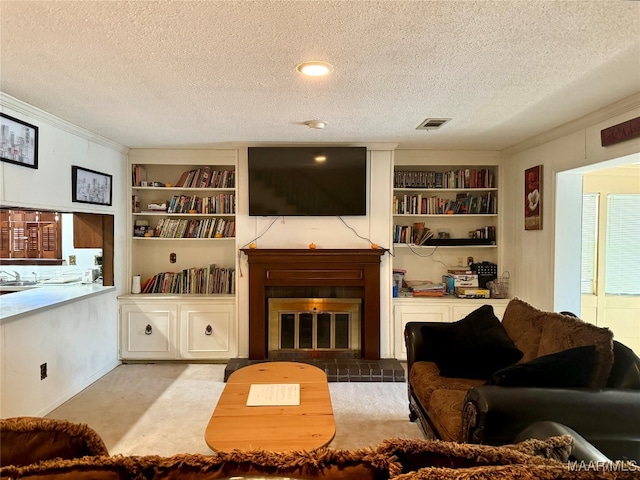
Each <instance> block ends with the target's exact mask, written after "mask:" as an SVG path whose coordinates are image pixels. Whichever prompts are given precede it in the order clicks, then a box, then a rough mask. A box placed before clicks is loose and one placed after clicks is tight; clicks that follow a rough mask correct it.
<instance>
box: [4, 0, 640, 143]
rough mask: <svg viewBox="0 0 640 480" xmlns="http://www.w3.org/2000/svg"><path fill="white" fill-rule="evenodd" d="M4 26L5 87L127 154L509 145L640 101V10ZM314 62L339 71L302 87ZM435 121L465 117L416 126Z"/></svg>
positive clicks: (148, 12)
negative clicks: (302, 146) (298, 145)
mask: <svg viewBox="0 0 640 480" xmlns="http://www.w3.org/2000/svg"><path fill="white" fill-rule="evenodd" d="M0 17H1V25H0V27H1V30H0V40H1V44H0V54H1V57H0V80H1V83H0V90H2V92H4V93H6V94H9V95H11V96H13V97H15V98H18V99H20V100H23V101H25V102H27V103H29V104H31V105H34V106H36V107H39V108H41V109H42V110H45V111H47V112H49V113H52V114H54V115H56V116H58V117H60V118H62V119H64V120H67V121H69V122H71V123H74V124H76V125H78V126H81V127H83V128H86V129H87V130H90V131H92V132H95V133H97V134H100V135H102V136H104V137H106V138H108V139H111V140H114V141H116V142H119V143H121V144H123V145H126V146H129V147H206V146H219V145H234V144H238V143H240V144H254V145H255V144H267V143H291V142H305V143H308V142H313V143H316V142H322V143H325V142H327V143H350V144H367V143H372V142H392V143H398V144H399V146H400V148H447V149H503V148H506V147H509V146H511V145H514V144H516V143H518V142H520V141H522V140H525V139H527V138H530V137H532V136H534V135H537V134H539V133H542V132H544V131H547V130H549V129H551V128H554V127H556V126H558V125H561V124H563V123H566V122H567V121H570V120H573V119H575V118H578V117H580V116H582V115H585V114H587V113H590V112H592V111H594V110H597V109H599V108H601V107H604V106H606V105H608V104H611V103H613V102H615V101H617V100H620V99H623V98H625V97H628V96H629V95H632V94H634V93H637V92H639V91H640V35H639V33H638V32H640V2H638V1H623V0H615V1H525V0H510V1H390V0H389V1H327V0H318V1H273V2H272V1H257V2H254V1H240V0H236V1H204V2H201V1H181V2H178V1H173V2H172V1H162V2H149V1H132V2H117V1H92V2H89V1H81V2H68V1H65V2H62V1H39V2H31V1H5V0H0ZM306 60H323V61H327V62H330V63H331V64H333V65H334V67H335V71H334V72H333V74H332V75H330V76H329V77H326V78H315V79H308V78H303V77H302V76H301V75H300V74H298V73H297V72H296V71H295V66H296V65H297V64H298V63H301V62H303V61H306ZM427 117H445V118H452V119H453V120H452V121H450V122H448V123H447V124H446V125H445V126H443V127H442V128H441V129H440V130H438V131H420V130H415V128H416V127H417V126H418V125H419V124H420V123H421V122H422V121H423V120H424V119H425V118H427ZM312 119H320V120H323V121H326V122H327V123H328V125H327V127H326V128H325V129H324V130H313V129H310V128H308V127H307V126H305V125H304V122H305V121H308V120H312Z"/></svg>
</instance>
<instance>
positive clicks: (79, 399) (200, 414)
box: [47, 364, 423, 455]
mask: <svg viewBox="0 0 640 480" xmlns="http://www.w3.org/2000/svg"><path fill="white" fill-rule="evenodd" d="M223 378H224V365H213V364H134V365H120V366H119V367H117V368H116V369H115V370H113V371H111V372H110V373H108V374H107V375H105V376H104V377H102V378H101V379H100V380H98V381H97V382H95V383H94V384H92V385H91V386H89V387H88V388H87V389H85V390H84V391H82V392H80V393H79V394H78V395H76V396H75V397H73V398H72V399H71V400H69V401H68V402H66V403H64V404H63V405H61V406H60V407H58V408H57V409H55V410H54V411H53V412H51V413H50V414H49V415H47V417H49V418H59V419H66V420H69V421H72V422H78V423H86V424H87V425H89V426H90V427H91V428H93V429H94V430H96V431H97V432H98V434H100V436H101V437H102V439H103V440H104V442H105V443H106V445H107V448H108V449H109V452H110V453H111V454H112V455H114V454H124V455H148V454H156V455H173V454H176V453H204V454H210V453H211V450H210V449H209V447H207V445H206V443H205V441H204V429H205V427H206V426H207V423H208V422H209V418H210V417H211V414H212V413H213V409H214V408H215V405H216V402H217V400H218V397H219V396H220V393H221V392H222V389H223V388H224V385H225V384H224V382H223ZM329 390H330V393H331V403H332V405H333V414H334V417H335V422H336V436H335V438H334V439H333V441H332V442H331V444H330V445H329V446H330V447H333V448H349V449H354V448H361V447H370V446H375V445H377V444H379V443H380V442H381V441H382V440H384V439H385V438H391V437H400V438H423V436H422V433H421V431H420V429H419V427H418V426H417V425H416V424H414V423H411V422H409V407H408V399H407V386H406V384H405V383H362V382H361V383H329Z"/></svg>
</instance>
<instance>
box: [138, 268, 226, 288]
mask: <svg viewBox="0 0 640 480" xmlns="http://www.w3.org/2000/svg"><path fill="white" fill-rule="evenodd" d="M141 290H142V293H174V294H220V293H222V294H235V270H234V269H233V268H222V267H216V265H215V264H210V265H208V266H206V267H191V268H186V269H183V270H182V271H179V272H160V273H156V274H155V275H153V276H151V277H150V278H148V279H146V280H145V281H144V282H143V283H142V289H141Z"/></svg>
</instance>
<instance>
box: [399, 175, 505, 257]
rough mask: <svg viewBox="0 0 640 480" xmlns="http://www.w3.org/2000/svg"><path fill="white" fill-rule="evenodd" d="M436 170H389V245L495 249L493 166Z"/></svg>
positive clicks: (495, 210)
mask: <svg viewBox="0 0 640 480" xmlns="http://www.w3.org/2000/svg"><path fill="white" fill-rule="evenodd" d="M439 168H440V169H439V170H435V169H433V167H430V166H412V167H411V169H408V168H406V169H405V168H404V167H402V166H397V167H396V169H395V170H394V176H393V203H392V214H393V218H394V225H393V241H394V244H397V245H402V244H410V245H416V246H430V247H435V246H446V247H469V246H495V244H496V222H495V218H496V217H497V216H498V189H497V187H496V167H478V166H469V167H464V168H451V167H450V166H449V167H447V166H443V167H439ZM461 219H464V221H461Z"/></svg>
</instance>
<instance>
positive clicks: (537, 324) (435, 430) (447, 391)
mask: <svg viewBox="0 0 640 480" xmlns="http://www.w3.org/2000/svg"><path fill="white" fill-rule="evenodd" d="M480 310H481V311H480V312H478V311H476V312H474V313H473V314H471V316H470V317H468V318H466V319H463V320H462V321H460V322H456V323H459V324H460V325H458V326H456V325H454V324H442V323H431V322H410V323H407V325H406V327H405V342H406V346H407V368H408V389H409V409H410V417H411V419H412V420H415V419H419V420H420V423H421V424H422V427H423V429H424V430H425V432H426V433H427V435H430V434H433V436H434V437H435V438H439V439H443V440H448V441H457V442H466V443H483V444H489V445H501V444H507V443H510V442H512V441H513V439H514V438H516V437H517V435H518V433H519V432H521V431H522V430H523V429H525V428H526V427H527V426H528V425H530V424H532V423H534V422H538V421H553V422H558V423H560V424H563V425H566V426H568V427H570V428H572V429H574V430H575V431H577V432H578V433H580V434H581V435H582V436H583V437H584V438H585V439H586V440H588V441H589V442H591V443H592V444H593V445H594V446H595V447H596V448H597V449H599V450H600V451H602V452H603V453H604V454H605V455H607V456H608V457H609V458H612V459H629V460H635V461H640V359H639V358H638V357H637V356H636V355H635V354H634V353H633V351H631V350H630V349H629V348H627V347H626V346H624V345H622V344H621V343H619V342H616V341H614V340H613V336H612V333H611V332H610V331H609V330H608V329H605V328H598V327H596V326H594V325H591V324H587V323H586V322H583V321H581V320H580V319H577V318H574V317H571V316H569V315H563V314H558V313H553V312H544V311H541V310H538V309H536V308H534V307H532V306H531V305H529V304H527V303H526V302H524V301H522V300H520V299H518V298H516V299H513V300H511V301H510V303H509V305H508V306H507V309H506V311H505V314H504V317H503V320H502V322H501V325H502V327H503V329H504V330H503V333H506V334H507V335H508V337H509V340H511V341H512V342H513V345H515V346H516V347H517V349H518V350H519V351H520V352H522V355H521V358H520V359H519V360H518V361H517V362H516V363H515V365H513V366H509V367H506V368H501V369H500V370H499V372H506V373H504V374H503V376H502V377H501V378H502V379H505V378H506V379H507V380H509V382H505V384H506V385H502V384H500V378H498V380H497V381H496V378H495V377H496V375H497V374H495V373H494V374H493V375H492V374H488V375H486V376H485V377H484V378H482V377H483V376H482V374H478V371H477V368H476V369H475V370H474V369H471V373H472V375H471V376H472V377H475V378H464V375H463V374H464V371H462V372H460V371H457V372H456V371H454V372H453V374H450V372H449V373H447V372H441V369H440V368H439V366H438V363H440V365H441V366H443V367H445V368H448V369H449V370H450V369H451V366H450V365H445V364H444V363H443V361H442V359H441V358H439V356H440V357H441V356H442V355H444V354H447V353H448V354H451V352H450V350H453V352H454V353H455V352H456V350H455V349H456V346H455V345H454V346H452V345H447V344H446V340H447V337H446V336H445V337H443V336H442V333H443V332H446V331H447V329H454V328H457V333H458V339H459V342H460V343H461V345H462V347H464V346H465V342H469V341H471V340H472V338H471V339H470V338H467V337H473V336H474V335H476V336H477V335H480V334H481V332H478V331H476V332H471V333H468V330H462V329H461V327H462V326H463V325H467V326H468V325H469V324H472V325H476V326H477V325H482V322H483V321H484V320H482V318H484V317H487V316H488V315H489V312H490V314H491V315H493V309H492V308H491V307H490V306H485V307H483V309H480ZM474 315H475V317H474ZM476 317H477V318H476ZM465 328H466V327H465ZM461 332H462V334H461ZM487 336H490V335H489V334H488V335H487ZM443 339H444V341H443ZM462 347H460V345H458V348H462ZM467 347H468V345H467ZM485 347H487V345H485ZM489 347H492V346H491V345H489ZM498 349H499V348H498ZM438 350H440V351H438ZM494 350H495V349H494ZM494 350H488V352H489V354H488V357H491V354H492V352H493V351H494ZM567 352H569V355H573V353H571V352H578V353H579V355H580V356H577V357H573V358H571V357H568V358H565V357H562V355H565V356H566V355H567ZM584 353H587V354H589V356H583V354H584ZM457 354H460V351H458V352H457ZM462 355H463V356H464V351H463V353H462ZM486 359H487V354H486V352H485V355H484V356H481V355H478V356H477V357H476V358H474V359H473V362H469V363H476V362H477V363H480V364H482V363H483V361H484V360H486ZM467 361H468V359H467ZM554 362H555V363H554ZM485 366H486V365H485ZM454 370H455V369H454ZM458 370H459V369H458ZM463 370H464V369H463ZM541 372H542V373H541ZM550 372H551V373H550ZM559 372H560V373H559ZM441 373H442V374H441ZM509 374H513V376H512V377H509ZM444 375H449V376H444ZM541 378H542V379H541ZM528 381H529V382H531V385H527V382H528ZM563 382H566V383H567V385H564V384H563ZM487 383H494V384H487ZM496 383H497V384H496ZM509 383H510V384H509Z"/></svg>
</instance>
